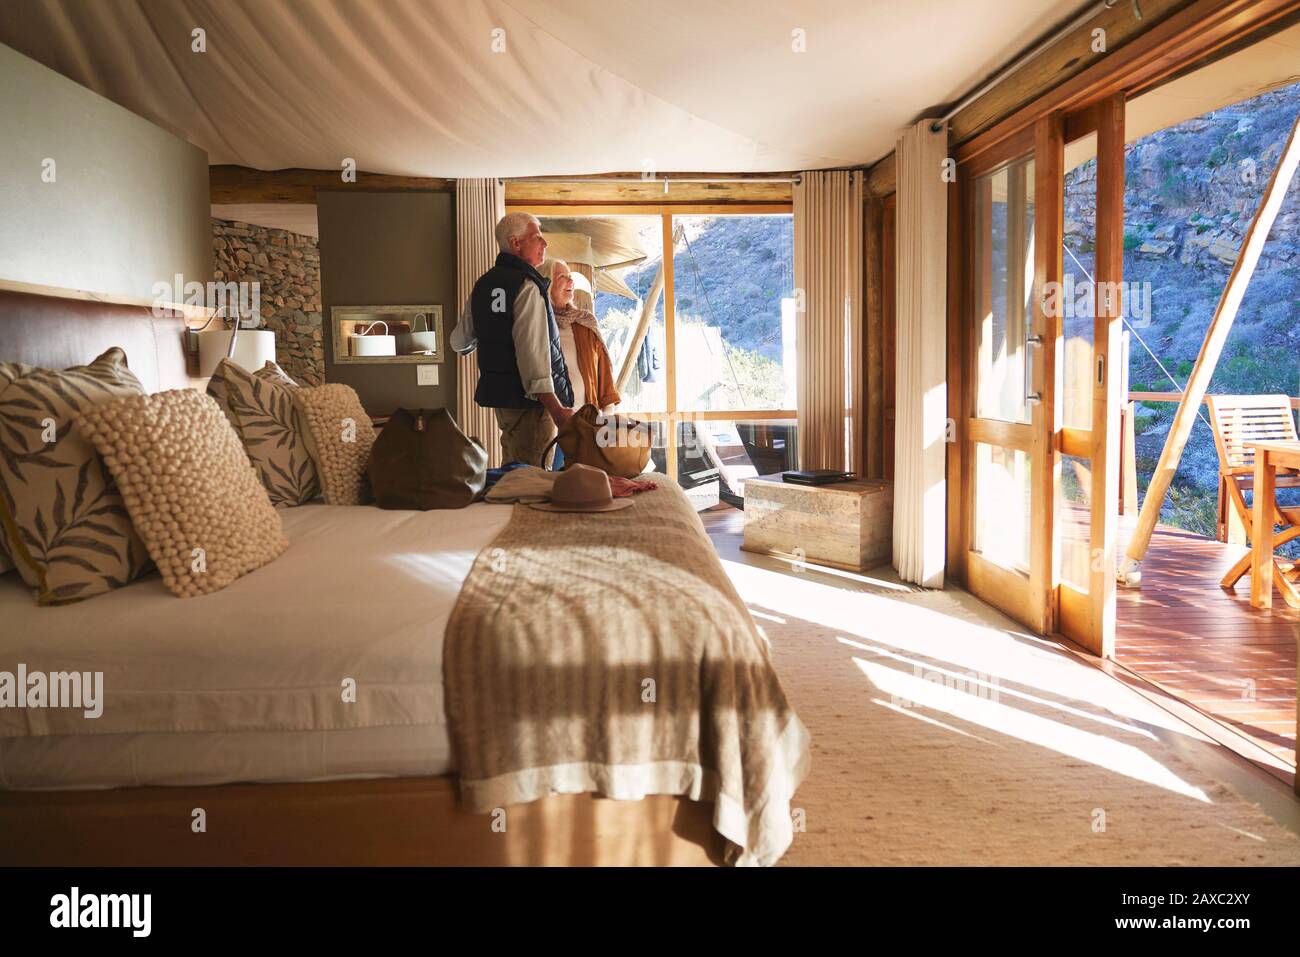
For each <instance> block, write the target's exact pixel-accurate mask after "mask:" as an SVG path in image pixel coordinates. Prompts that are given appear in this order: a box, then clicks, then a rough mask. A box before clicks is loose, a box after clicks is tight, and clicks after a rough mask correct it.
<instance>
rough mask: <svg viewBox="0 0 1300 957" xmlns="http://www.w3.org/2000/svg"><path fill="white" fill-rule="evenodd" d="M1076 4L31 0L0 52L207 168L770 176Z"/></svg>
mask: <svg viewBox="0 0 1300 957" xmlns="http://www.w3.org/2000/svg"><path fill="white" fill-rule="evenodd" d="M1082 5H1083V4H1082V3H1080V2H1069V3H1062V2H1060V0H1055V2H1054V0H913V2H909V3H907V4H898V3H892V2H883V0H817V2H815V3H802V4H800V3H791V2H788V0H655V2H654V3H641V2H636V0H365V2H361V0H22V2H5V3H3V4H0V42H3V43H5V44H8V45H9V46H11V47H13V48H15V49H17V50H18V51H20V52H22V53H24V54H26V55H28V56H30V57H33V58H34V59H36V60H38V61H40V62H41V63H43V64H45V65H46V66H49V67H51V68H53V69H55V70H57V71H59V72H60V73H63V74H65V75H66V76H68V77H70V78H72V79H73V80H76V81H77V82H79V83H81V84H83V85H84V86H87V87H89V88H90V89H92V90H94V91H96V92H98V93H100V94H102V95H104V96H106V97H108V98H109V99H111V100H113V101H115V102H117V103H119V104H121V105H122V106H125V107H126V108H128V109H130V110H132V111H134V112H136V113H138V114H140V115H141V116H144V117H145V118H146V119H149V120H151V121H152V122H154V123H156V124H158V125H159V126H162V127H164V128H166V129H169V130H171V131H173V132H175V133H177V134H179V135H180V136H182V137H184V138H186V139H188V140H189V141H190V142H192V143H194V144H196V145H197V146H199V147H201V148H203V149H205V150H206V151H207V153H208V158H209V162H210V163H212V164H226V163H231V164H238V165H243V166H251V167H256V168H259V169H281V168H286V167H305V168H310V169H337V168H339V166H340V164H341V163H342V162H343V160H344V158H345V157H351V158H352V159H354V160H355V161H356V163H357V167H358V168H359V169H361V170H365V171H369V172H376V173H390V174H397V175H407V176H444V177H482V176H538V175H579V174H583V173H599V172H611V171H645V172H683V171H704V170H707V171H727V172H762V171H787V170H800V169H817V168H826V167H835V166H845V165H854V164H860V163H866V162H873V161H875V160H877V159H879V158H880V157H882V156H883V155H885V154H887V153H888V152H889V151H890V150H892V149H893V145H894V140H895V138H896V137H897V135H898V131H899V130H901V129H903V128H904V127H906V126H907V125H908V124H909V123H910V122H911V121H912V120H914V119H915V118H916V117H917V116H919V115H921V114H922V113H923V112H925V111H926V110H927V109H929V108H931V107H933V106H934V105H936V104H942V103H948V102H952V101H954V100H956V99H958V98H960V97H961V95H962V94H963V93H965V92H966V91H967V90H968V89H969V88H970V87H972V86H973V85H974V84H976V83H977V82H978V81H980V80H981V79H983V78H984V77H985V76H986V75H988V74H990V73H992V72H993V71H994V70H995V69H996V68H997V67H998V66H1000V65H1001V64H1002V63H1003V62H1004V61H1006V60H1007V59H1009V58H1010V57H1012V56H1014V55H1015V54H1016V53H1017V52H1018V51H1020V50H1021V49H1023V48H1024V47H1025V46H1027V45H1028V44H1029V43H1030V42H1032V41H1033V40H1034V39H1036V38H1037V37H1038V36H1040V35H1041V34H1043V33H1045V32H1046V31H1047V30H1049V29H1051V28H1052V27H1053V26H1055V25H1056V24H1057V23H1058V22H1060V21H1061V20H1064V19H1067V18H1069V17H1070V16H1071V15H1073V14H1074V13H1075V12H1076V11H1077V10H1078V9H1079V8H1080V7H1081V6H1082ZM195 29H202V30H203V31H205V37H204V39H205V42H206V52H194V50H193V49H192V47H193V44H194V40H193V31H194V30H195ZM800 49H802V51H803V52H797V51H798V50H800Z"/></svg>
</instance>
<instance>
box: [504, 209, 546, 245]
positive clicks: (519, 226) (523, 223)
mask: <svg viewBox="0 0 1300 957" xmlns="http://www.w3.org/2000/svg"><path fill="white" fill-rule="evenodd" d="M529 223H537V226H538V228H541V225H542V223H541V220H539V219H538V218H537V217H536V216H534V215H533V214H532V213H506V214H505V215H504V216H502V217H501V222H499V223H497V228H496V230H495V233H496V237H497V246H498V248H500V250H501V251H502V252H503V253H508V252H510V240H512V239H518V238H519V237H520V236H522V235H523V234H524V233H525V232H527V230H528V224H529Z"/></svg>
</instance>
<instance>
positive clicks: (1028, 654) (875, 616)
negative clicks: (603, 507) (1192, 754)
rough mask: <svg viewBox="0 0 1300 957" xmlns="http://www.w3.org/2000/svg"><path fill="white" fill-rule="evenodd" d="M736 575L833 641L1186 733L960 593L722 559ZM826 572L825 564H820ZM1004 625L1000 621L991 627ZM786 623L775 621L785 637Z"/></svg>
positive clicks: (740, 585) (743, 587)
mask: <svg viewBox="0 0 1300 957" xmlns="http://www.w3.org/2000/svg"><path fill="white" fill-rule="evenodd" d="M722 564H723V566H724V567H725V569H726V571H727V574H728V576H729V577H730V578H731V580H732V583H733V584H734V585H735V586H736V590H737V591H738V592H739V593H740V596H741V598H742V599H743V600H744V601H745V602H746V604H747V605H749V606H750V610H751V612H752V613H756V614H759V615H765V616H767V618H768V619H769V620H771V619H773V618H776V617H784V618H787V619H789V620H790V621H791V622H795V623H797V622H808V623H811V624H813V625H816V626H821V627H824V628H825V629H826V631H827V639H828V640H832V639H835V638H840V639H841V640H843V637H845V636H846V637H847V638H849V639H855V638H856V639H860V640H862V641H863V642H867V643H868V645H867V647H870V648H873V650H875V651H876V652H877V653H879V652H881V651H882V650H888V651H890V652H892V653H895V654H901V655H903V656H905V657H908V658H909V659H921V660H929V661H933V662H935V663H936V664H941V665H942V666H943V667H947V668H950V669H953V670H956V671H959V672H966V671H975V672H977V673H979V674H981V675H985V676H988V677H989V678H991V679H996V680H997V681H998V682H1000V683H1006V684H1015V685H1019V686H1021V687H1022V688H1026V689H1032V690H1033V691H1035V692H1037V693H1038V694H1039V695H1041V696H1042V698H1041V699H1040V700H1041V701H1042V703H1043V705H1045V706H1048V707H1053V708H1056V709H1058V710H1061V711H1063V712H1067V713H1069V712H1073V713H1075V714H1077V713H1080V712H1082V713H1084V714H1087V715H1088V716H1089V717H1090V718H1092V719H1093V720H1110V719H1108V718H1106V716H1105V715H1103V714H1102V713H1101V712H1106V713H1108V714H1109V715H1110V716H1113V719H1114V720H1115V721H1116V722H1117V726H1120V727H1125V728H1128V727H1129V726H1130V722H1138V723H1139V725H1138V726H1137V727H1132V728H1131V730H1132V731H1133V732H1136V733H1148V732H1149V731H1150V729H1153V728H1164V729H1167V730H1171V731H1177V732H1179V733H1183V734H1186V733H1188V732H1189V729H1188V728H1187V726H1186V725H1184V724H1183V723H1182V722H1180V721H1178V720H1177V719H1176V718H1175V717H1173V716H1172V715H1170V714H1169V713H1168V712H1166V711H1164V710H1163V709H1161V708H1158V707H1156V706H1155V705H1154V704H1152V703H1151V702H1149V701H1147V700H1145V699H1144V698H1143V697H1142V696H1141V695H1138V694H1137V693H1135V692H1134V691H1132V689H1129V688H1126V687H1124V686H1123V685H1122V684H1120V683H1119V682H1116V681H1115V680H1114V679H1113V678H1111V677H1110V676H1109V675H1106V674H1105V673H1104V672H1102V671H1100V670H1098V669H1096V668H1092V667H1090V666H1089V665H1087V664H1085V663H1084V662H1081V661H1078V660H1077V659H1075V658H1073V657H1072V656H1070V655H1069V654H1067V653H1066V652H1064V651H1061V650H1060V649H1058V648H1057V647H1056V646H1055V645H1053V644H1052V643H1051V642H1050V641H1047V640H1044V639H1041V638H1037V637H1034V636H1022V635H1021V634H1020V633H1019V632H1018V631H1016V630H1012V629H1009V628H1006V627H1003V626H1002V625H1001V624H1000V622H1001V621H1002V619H1001V616H1000V615H998V614H997V613H996V612H994V611H993V610H992V609H987V608H985V607H984V606H982V604H981V603H979V602H977V601H975V600H974V599H970V598H968V597H966V596H964V595H962V596H961V597H960V598H959V597H958V595H957V593H949V592H923V593H908V594H906V595H898V596H894V595H882V594H878V593H874V594H873V593H869V592H863V591H858V590H854V589H853V588H852V587H851V586H844V587H841V586H838V585H836V584H832V583H830V582H827V581H824V580H822V581H818V580H816V579H814V578H812V577H811V576H808V577H804V576H803V575H798V574H793V575H792V574H789V573H788V572H782V571H773V570H771V569H765V568H760V567H757V566H754V565H748V564H744V563H742V562H737V561H732V560H729V559H725V558H724V559H723V561H722ZM819 571H820V569H819ZM991 622H996V623H999V624H990V623H991ZM781 630H782V627H781V626H780V625H777V624H767V625H766V627H765V628H764V631H765V633H766V636H767V638H768V639H769V640H770V641H772V642H774V643H779V642H780V641H781V637H782V636H781Z"/></svg>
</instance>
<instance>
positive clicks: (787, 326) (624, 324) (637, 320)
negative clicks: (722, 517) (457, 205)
mask: <svg viewBox="0 0 1300 957" xmlns="http://www.w3.org/2000/svg"><path fill="white" fill-rule="evenodd" d="M589 210H590V207H588V208H586V209H584V210H583V211H582V213H581V214H580V215H571V214H570V212H569V211H568V210H566V209H565V208H564V207H549V208H534V209H531V210H530V211H531V212H533V213H535V214H536V215H537V217H538V218H539V219H540V220H541V223H542V232H543V233H544V234H545V235H546V238H547V241H548V244H549V249H548V257H550V258H554V259H563V260H565V261H566V262H568V263H569V266H570V267H571V268H572V269H573V271H574V273H575V274H581V275H583V276H586V277H587V280H588V282H587V285H589V286H590V287H591V288H592V290H593V293H584V292H582V291H580V292H579V293H578V304H579V305H581V306H583V307H585V308H588V309H590V310H591V311H592V312H593V313H594V314H595V316H596V320H597V324H598V325H599V326H600V330H601V334H602V336H603V337H604V340H605V345H606V347H607V348H608V350H609V354H610V359H611V362H612V364H613V368H614V378H615V383H616V384H617V385H618V388H619V392H620V393H621V395H622V402H621V403H620V404H619V408H618V411H620V412H625V413H630V414H632V415H635V416H638V417H640V418H644V419H648V420H651V421H653V422H655V423H656V429H655V432H656V436H657V438H656V446H655V448H654V450H653V459H654V463H655V467H656V468H657V469H658V470H660V471H662V472H664V473H665V474H668V475H674V476H676V477H677V479H678V481H679V482H681V484H682V486H683V487H684V488H686V490H687V492H688V494H689V495H690V496H691V498H692V499H693V500H694V501H695V502H696V504H697V506H698V507H701V508H705V507H708V506H709V505H711V504H715V503H717V502H718V501H719V500H729V501H731V502H732V503H733V504H739V500H740V499H741V498H742V497H743V496H744V482H745V479H747V478H751V477H753V476H755V475H769V474H772V473H774V472H781V471H784V470H786V469H790V468H794V467H796V451H797V442H796V425H795V368H796V366H795V339H794V337H795V299H794V217H793V216H792V215H791V214H790V212H789V209H788V207H780V206H776V207H759V208H756V207H741V208H737V209H736V210H735V211H734V212H732V211H728V212H726V213H718V212H716V208H715V209H713V210H708V211H705V210H701V209H699V208H696V209H691V208H688V207H658V208H648V207H644V206H641V207H637V208H636V211H635V212H627V211H626V208H619V207H609V208H605V209H599V210H595V211H589ZM665 245H668V246H669V248H670V249H671V255H669V256H667V257H665V256H664V247H665ZM582 285H583V283H581V281H579V287H580V289H581V286H582ZM584 295H585V296H586V298H585V299H584V298H583V297H584Z"/></svg>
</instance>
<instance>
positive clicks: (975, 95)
mask: <svg viewBox="0 0 1300 957" xmlns="http://www.w3.org/2000/svg"><path fill="white" fill-rule="evenodd" d="M1118 3H1119V0H1101V2H1100V3H1097V4H1094V5H1093V6H1091V7H1089V8H1088V9H1087V10H1085V11H1084V12H1083V13H1081V14H1079V15H1078V16H1077V17H1075V18H1074V19H1073V20H1071V21H1070V22H1069V23H1067V24H1065V26H1063V27H1060V28H1059V29H1057V30H1055V31H1053V32H1052V34H1051V35H1050V36H1048V37H1047V38H1046V39H1044V40H1043V41H1042V42H1041V43H1039V44H1038V45H1037V46H1035V47H1034V48H1033V49H1032V50H1030V51H1029V52H1027V53H1022V54H1021V55H1020V56H1018V57H1016V59H1014V60H1012V61H1011V62H1010V63H1008V64H1007V65H1006V66H1004V67H1003V68H1002V69H1001V70H999V71H998V72H997V73H996V74H995V75H994V76H993V77H992V78H991V79H989V80H986V81H985V82H984V83H983V84H982V85H981V86H979V87H978V88H977V89H975V90H973V91H972V92H970V93H967V94H966V95H965V96H964V97H962V99H961V101H960V102H958V104H957V105H956V106H954V107H953V108H952V109H950V110H949V111H948V112H947V113H945V114H943V116H941V117H939V118H938V119H937V120H935V121H934V122H933V123H931V124H930V132H931V133H938V132H939V131H940V130H941V129H943V127H944V124H945V123H947V122H948V121H949V120H951V119H952V118H953V117H954V116H956V115H957V114H958V113H960V112H961V111H962V110H964V109H966V107H968V106H970V105H971V104H972V103H974V102H975V101H976V100H978V99H979V98H980V97H981V96H983V95H984V94H985V93H987V92H988V91H989V90H991V89H993V88H994V87H995V86H997V85H998V84H999V83H1001V82H1002V81H1003V80H1005V79H1006V78H1007V77H1008V76H1010V75H1011V74H1012V73H1014V72H1016V71H1017V70H1019V69H1020V68H1021V67H1022V66H1024V65H1025V64H1026V63H1028V62H1029V61H1030V60H1032V59H1034V58H1035V57H1037V56H1038V55H1039V54H1040V53H1042V52H1043V51H1044V50H1046V49H1047V48H1048V47H1050V46H1051V45H1052V44H1054V43H1055V42H1056V41H1057V40H1059V39H1061V37H1063V36H1065V35H1066V34H1067V33H1069V32H1070V31H1072V30H1074V29H1075V28H1076V27H1078V26H1080V25H1082V24H1084V23H1087V22H1088V21H1089V20H1091V19H1092V18H1093V17H1095V16H1096V15H1097V14H1099V13H1101V12H1102V11H1103V10H1109V9H1111V8H1112V7H1114V6H1115V5H1116V4H1118ZM1132 3H1133V16H1134V17H1136V18H1137V19H1139V20H1141V19H1142V8H1141V7H1140V6H1139V5H1138V0H1132Z"/></svg>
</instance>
